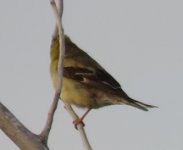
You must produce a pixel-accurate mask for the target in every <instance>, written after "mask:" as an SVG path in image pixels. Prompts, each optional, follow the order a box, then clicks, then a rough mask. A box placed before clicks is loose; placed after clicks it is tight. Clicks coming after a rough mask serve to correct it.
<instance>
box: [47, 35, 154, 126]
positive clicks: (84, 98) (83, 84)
mask: <svg viewBox="0 0 183 150" xmlns="http://www.w3.org/2000/svg"><path fill="white" fill-rule="evenodd" d="M64 41H65V56H64V63H63V85H62V91H61V95H60V99H61V100H63V101H66V102H68V103H69V104H73V105H76V106H78V107H80V108H87V110H86V112H85V113H84V115H83V116H82V117H81V118H78V119H77V120H75V121H74V122H73V123H74V124H75V127H76V126H77V125H78V124H79V123H83V119H84V118H85V116H86V115H87V114H88V113H89V111H90V110H92V109H98V108H102V107H104V106H109V105H123V104H125V105H129V106H133V107H136V108H138V109H141V110H143V111H148V108H154V107H156V106H153V105H149V104H146V103H143V102H140V101H137V100H135V99H132V98H131V97H130V96H128V95H127V94H126V93H125V91H124V90H123V89H122V88H121V86H120V84H119V83H118V82H117V81H116V80H115V79H114V78H113V77H112V76H111V75H110V74H109V73H108V72H107V71H106V70H105V69H104V68H103V67H102V66H101V65H100V64H99V63H98V62H97V61H95V60H94V59H93V58H92V57H91V56H90V55H89V54H87V53H86V52H85V51H83V50H82V49H81V48H79V47H78V46H77V45H76V44H75V43H74V42H73V41H72V40H71V39H70V38H69V36H67V35H64ZM50 49H51V51H50V59H51V62H50V73H51V78H52V82H53V85H54V88H55V89H56V88H57V86H58V62H59V35H58V34H57V35H55V36H53V38H52V41H51V47H50Z"/></svg>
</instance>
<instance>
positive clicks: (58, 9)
mask: <svg viewBox="0 0 183 150" xmlns="http://www.w3.org/2000/svg"><path fill="white" fill-rule="evenodd" d="M50 1H51V6H52V8H53V12H54V16H55V20H56V27H55V32H54V35H53V37H54V36H57V34H58V33H59V42H60V43H59V44H60V47H59V48H60V49H59V51H60V56H59V64H58V65H59V66H58V70H59V71H58V75H59V86H61V87H60V90H61V88H62V76H63V60H64V54H65V42H64V31H63V27H62V14H63V0H57V5H58V6H56V3H55V1H54V0H50ZM58 88H59V87H58ZM58 88H57V90H58ZM57 92H59V91H57ZM60 92H61V91H60ZM64 104H65V108H66V110H67V111H68V113H69V114H70V115H71V117H72V118H73V120H76V119H78V118H79V117H78V115H77V114H76V113H75V112H74V110H73V109H72V107H71V105H70V104H69V103H67V102H66V101H64ZM77 129H78V131H79V133H80V136H81V139H82V142H83V146H84V148H85V149H86V150H92V148H91V146H90V144H89V142H88V138H87V136H86V133H85V130H84V128H83V125H82V124H78V125H77Z"/></svg>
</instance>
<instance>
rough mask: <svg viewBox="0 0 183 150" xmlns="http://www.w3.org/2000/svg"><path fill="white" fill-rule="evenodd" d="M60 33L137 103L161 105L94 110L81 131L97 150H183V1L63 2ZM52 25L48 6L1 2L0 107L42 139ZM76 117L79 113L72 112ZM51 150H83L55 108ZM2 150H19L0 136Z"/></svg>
mask: <svg viewBox="0 0 183 150" xmlns="http://www.w3.org/2000/svg"><path fill="white" fill-rule="evenodd" d="M64 4H65V7H64V19H63V23H64V29H65V33H66V34H68V35H69V36H70V37H71V39H72V40H73V41H74V42H75V43H76V44H77V45H78V46H79V47H80V48H82V49H83V50H85V51H86V52H87V53H89V54H90V55H91V56H92V57H94V58H95V59H96V60H97V61H98V62H99V63H100V64H101V65H102V66H103V67H104V68H106V70H107V71H108V72H109V73H111V74H112V75H113V76H114V77H115V78H116V79H117V81H119V82H120V83H121V85H122V88H123V89H124V90H125V91H126V92H127V93H128V94H129V95H130V96H131V97H133V98H134V99H137V100H140V101H143V102H146V103H148V104H153V105H156V106H158V107H159V108H157V109H151V110H150V111H149V112H143V111H141V110H138V109H135V108H132V107H129V106H109V107H105V108H102V109H100V110H93V111H91V112H90V113H89V115H88V116H87V117H86V119H85V125H86V126H85V129H86V132H87V135H88V138H89V141H90V143H91V145H92V147H93V149H94V150H104V149H105V150H111V149H126V150H172V149H175V150H182V149H183V142H182V139H183V130H182V126H183V120H182V119H181V118H183V109H182V105H183V96H182V88H183V78H182V76H183V42H182V41H183V28H182V27H183V9H182V5H183V1H180V0H174V1H171V0H153V1H147V0H138V1H137V0H122V1H119V0H113V1H106V0H92V1H91V0H67V1H66V0H65V1H64ZM54 25H55V20H54V17H53V13H52V9H51V7H50V4H49V0H47V1H37V0H32V1H24V0H16V1H11V2H10V1H2V2H0V101H1V102H2V103H3V104H4V105H6V106H7V107H8V108H9V109H10V110H11V111H12V112H13V113H14V115H16V117H17V118H18V119H19V120H20V121H21V122H22V123H23V124H24V125H25V126H26V127H27V128H29V129H30V130H31V131H33V132H34V133H40V131H41V130H42V128H43V126H44V124H45V120H46V117H47V113H48V109H49V107H50V104H51V101H52V98H53V95H54V90H53V87H52V83H51V79H50V75H49V62H50V60H49V51H50V49H49V48H50V41H51V37H52V33H53V30H54ZM75 109H76V111H77V112H78V113H79V114H80V115H81V114H83V112H84V111H83V110H81V109H78V108H75ZM48 144H49V147H50V149H52V150H55V149H65V150H72V149H78V150H81V149H83V147H82V142H81V140H80V137H79V134H78V132H77V131H76V130H75V129H74V127H73V124H72V119H71V118H70V116H69V115H68V113H67V112H66V110H65V109H64V107H63V104H62V102H60V103H59V106H58V109H57V111H56V115H55V118H54V124H53V128H52V130H51V134H50V137H49V143H48ZM0 149H4V150H7V149H8V150H18V148H17V147H16V145H15V144H14V143H12V141H11V140H9V139H8V138H7V137H6V135H4V133H3V132H2V131H0Z"/></svg>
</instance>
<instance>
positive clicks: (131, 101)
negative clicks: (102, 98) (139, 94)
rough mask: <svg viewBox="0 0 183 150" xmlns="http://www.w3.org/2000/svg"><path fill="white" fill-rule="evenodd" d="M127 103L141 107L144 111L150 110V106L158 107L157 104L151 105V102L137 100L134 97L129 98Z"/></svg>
mask: <svg viewBox="0 0 183 150" xmlns="http://www.w3.org/2000/svg"><path fill="white" fill-rule="evenodd" d="M127 105H130V106H134V107H136V108H138V109H141V110H143V111H148V108H156V107H157V106H153V105H149V104H145V103H142V102H139V101H136V100H134V99H132V98H129V99H128V103H127Z"/></svg>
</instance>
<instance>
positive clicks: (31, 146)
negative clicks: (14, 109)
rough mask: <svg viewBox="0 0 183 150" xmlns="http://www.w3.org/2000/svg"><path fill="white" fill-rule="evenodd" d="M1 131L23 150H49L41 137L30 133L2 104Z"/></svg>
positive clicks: (0, 109) (0, 112) (0, 108)
mask: <svg viewBox="0 0 183 150" xmlns="http://www.w3.org/2000/svg"><path fill="white" fill-rule="evenodd" d="M0 129H1V130H2V131H3V132H4V133H5V134H6V135H7V136H8V137H9V138H10V139H11V140H12V141H13V142H14V143H15V144H16V145H17V146H18V147H19V148H20V149H21V150H49V149H48V147H47V146H46V145H44V144H43V143H42V141H41V140H40V139H39V137H38V136H36V135H35V134H33V133H32V132H31V131H29V130H28V129H27V128H26V127H25V126H24V125H23V124H22V123H21V122H20V121H19V120H18V119H16V117H15V116H14V115H13V114H12V113H11V112H10V111H9V110H8V109H7V108H6V107H5V106H4V105H3V104H2V103H0Z"/></svg>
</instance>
